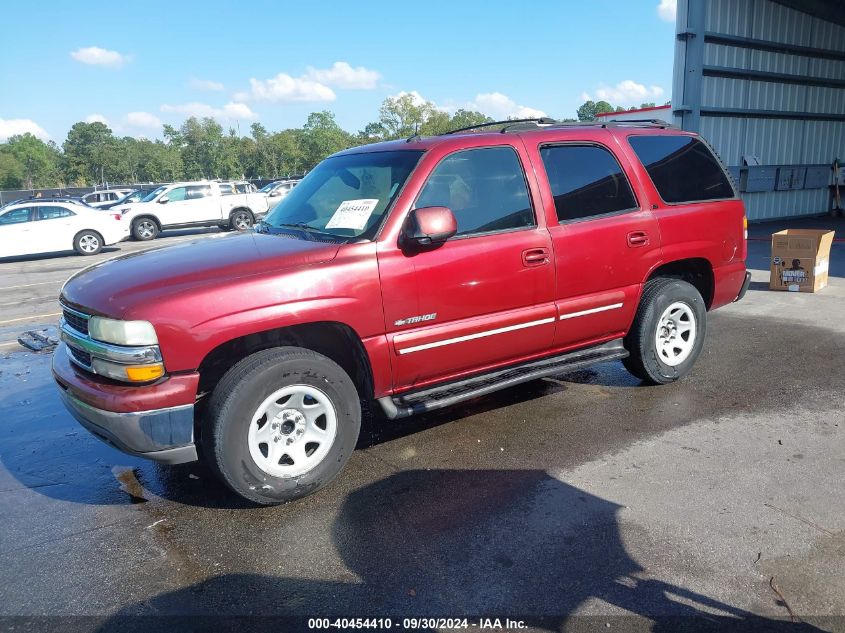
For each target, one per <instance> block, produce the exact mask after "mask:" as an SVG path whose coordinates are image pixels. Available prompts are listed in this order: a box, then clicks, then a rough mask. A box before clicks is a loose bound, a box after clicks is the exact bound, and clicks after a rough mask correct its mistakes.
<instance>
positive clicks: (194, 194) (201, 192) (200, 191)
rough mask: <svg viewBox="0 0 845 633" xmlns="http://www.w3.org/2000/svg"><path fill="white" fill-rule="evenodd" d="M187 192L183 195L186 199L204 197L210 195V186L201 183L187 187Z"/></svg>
mask: <svg viewBox="0 0 845 633" xmlns="http://www.w3.org/2000/svg"><path fill="white" fill-rule="evenodd" d="M187 189H188V192H187V194H186V195H185V199H186V200H196V199H197V198H206V197H208V196H210V195H211V187H209V186H207V185H203V186H201V187H188V188H187Z"/></svg>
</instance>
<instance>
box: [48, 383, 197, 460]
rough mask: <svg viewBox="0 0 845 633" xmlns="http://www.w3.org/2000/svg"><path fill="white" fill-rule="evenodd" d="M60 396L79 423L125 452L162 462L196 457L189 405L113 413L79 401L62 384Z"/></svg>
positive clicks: (192, 407)
mask: <svg viewBox="0 0 845 633" xmlns="http://www.w3.org/2000/svg"><path fill="white" fill-rule="evenodd" d="M59 395H60V396H61V398H62V402H63V403H64V405H65V407H67V410H68V411H70V413H71V415H73V417H74V418H76V420H77V421H78V422H79V423H80V424H81V425H82V426H84V427H85V428H86V429H88V430H89V431H90V432H91V433H93V434H94V435H96V436H97V437H98V438H100V439H101V440H103V441H104V442H106V443H107V444H111V445H112V446H114V447H115V448H118V449H120V450H121V451H123V452H125V453H129V454H130V455H137V456H139V457H146V458H147V459H152V460H155V461H158V462H163V463H165V464H182V463H184V462H193V461H196V460H197V449H196V446H195V445H194V405H192V404H187V405H183V406H180V407H169V408H167V409H155V410H152V411H137V412H134V413H115V412H113V411H104V410H103V409H98V408H96V407H92V406H91V405H89V404H86V403H84V402H82V401H81V400H79V399H78V398H76V397H75V396H74V395H73V394H72V393H70V391H69V390H68V389H65V388H64V387H63V386H62V385H59Z"/></svg>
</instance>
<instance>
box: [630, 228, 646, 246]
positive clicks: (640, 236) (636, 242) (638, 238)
mask: <svg viewBox="0 0 845 633" xmlns="http://www.w3.org/2000/svg"><path fill="white" fill-rule="evenodd" d="M646 245H648V233H646V232H645V231H631V232H630V233H628V246H630V247H631V248H636V247H638V246H646Z"/></svg>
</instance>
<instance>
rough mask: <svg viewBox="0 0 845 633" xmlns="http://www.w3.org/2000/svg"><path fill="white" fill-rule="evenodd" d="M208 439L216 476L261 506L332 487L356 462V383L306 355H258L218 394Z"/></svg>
mask: <svg viewBox="0 0 845 633" xmlns="http://www.w3.org/2000/svg"><path fill="white" fill-rule="evenodd" d="M205 425H206V426H205V427H204V429H203V430H204V433H203V445H204V449H205V450H204V451H203V453H204V454H205V456H206V459H207V460H208V462H209V466H210V467H211V469H212V470H213V471H214V472H215V473H216V474H217V475H218V477H219V478H220V479H221V480H222V481H223V482H224V483H225V484H226V485H227V486H229V488H231V489H232V490H233V491H234V492H236V493H237V494H239V495H240V496H242V497H244V498H246V499H248V500H250V501H252V502H254V503H259V504H262V505H272V504H277V503H283V502H285V501H290V500H292V499H296V498H298V497H303V496H305V495H308V494H311V493H312V492H315V491H316V490H319V489H320V488H322V487H323V486H325V485H326V484H328V483H329V482H330V481H331V480H332V479H334V477H335V476H336V475H337V474H338V473H339V472H340V470H341V469H342V468H343V466H344V465H345V464H346V461H347V460H348V459H349V457H350V456H351V455H352V451H353V450H354V448H355V444H356V443H357V441H358V433H359V432H360V429H361V405H360V400H359V397H358V392H357V390H356V389H355V385H354V384H353V382H352V380H351V379H350V377H349V376H348V375H347V374H346V372H344V371H343V369H341V368H340V367H339V366H338V365H337V364H336V363H335V362H334V361H332V360H331V359H329V358H327V357H325V356H323V355H322V354H318V353H316V352H313V351H311V350H308V349H303V348H298V347H279V348H275V349H270V350H264V351H261V352H257V353H255V354H253V355H251V356H248V357H247V358H245V359H244V360H242V361H241V362H239V363H237V364H236V365H235V366H234V367H232V368H231V369H230V370H229V371H228V372H227V373H226V375H225V376H223V378H222V380H221V381H220V382H219V383H218V385H217V386H216V387H215V389H214V392H213V394H212V396H211V400H210V402H209V407H208V417H207V419H206V421H205Z"/></svg>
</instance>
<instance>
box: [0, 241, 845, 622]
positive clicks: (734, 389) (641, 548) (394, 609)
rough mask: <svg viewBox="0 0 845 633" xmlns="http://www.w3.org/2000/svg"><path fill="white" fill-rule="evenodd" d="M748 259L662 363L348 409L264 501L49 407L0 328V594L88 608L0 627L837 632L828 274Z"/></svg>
mask: <svg viewBox="0 0 845 633" xmlns="http://www.w3.org/2000/svg"><path fill="white" fill-rule="evenodd" d="M764 246H765V244H762V245H760V243H758V244H756V245H755V244H753V243H752V253H751V257H750V258H749V262H750V265H751V266H758V265H759V267H762V266H763V265H764V260H765V252H764V251H763V250H762V249H763V247H764ZM834 250H835V253H834V259H835V261H840V259H841V258H842V257H845V252H844V251H845V245H839V244H837V245H836V246H835V248H834ZM755 262H756V263H755ZM761 262H762V263H761ZM2 274H3V270H2V266H0V275H2ZM765 279H767V274H766V273H765V272H762V271H755V273H754V284H753V285H752V289H751V290H750V291H749V294H748V296H747V297H746V299H745V300H744V301H743V302H741V303H739V304H734V305H732V306H729V307H727V308H724V309H722V310H719V311H717V312H715V313H713V314H712V315H711V318H710V319H709V321H708V331H707V342H706V345H705V349H704V352H703V353H702V356H701V357H700V359H699V361H698V363H697V366H696V368H695V369H694V371H693V373H692V374H691V375H690V376H689V377H688V378H686V379H685V380H683V381H681V382H679V383H676V384H673V385H668V386H662V387H645V386H641V385H640V384H639V383H638V381H637V380H635V379H634V378H632V377H631V376H629V375H628V374H627V373H626V372H625V371H624V369H623V368H622V366H621V364H619V363H611V364H607V365H603V366H599V367H597V368H595V369H593V370H589V371H583V372H578V373H575V374H570V375H565V376H559V377H556V378H552V379H547V380H540V381H536V382H533V383H530V384H527V385H523V386H520V387H517V388H513V389H509V390H506V391H503V392H500V393H498V394H494V395H492V396H490V397H486V398H481V399H478V400H476V401H473V402H471V403H467V404H464V405H460V406H457V407H454V408H452V409H449V410H445V411H441V412H439V413H438V414H436V415H429V416H425V417H418V418H412V419H409V420H404V421H397V422H392V423H389V422H384V421H379V420H370V421H369V422H368V424H367V425H366V427H365V429H364V432H363V433H362V438H361V441H360V443H359V450H357V451H356V452H355V454H354V455H353V457H352V459H351V460H350V462H349V464H348V466H347V467H346V469H345V471H344V472H343V473H342V474H341V476H340V477H339V478H338V479H337V480H336V481H335V482H334V483H333V484H332V485H330V486H329V487H328V488H326V489H324V490H322V491H320V492H318V493H317V494H315V495H312V496H311V497H308V498H306V499H303V500H300V501H297V502H294V503H291V504H288V505H286V506H282V507H275V508H254V507H250V506H248V505H246V504H244V503H242V502H240V501H239V500H238V499H237V498H235V497H234V496H233V495H231V494H230V493H228V492H227V490H226V489H225V488H223V487H222V486H221V485H220V484H218V483H217V482H215V481H214V479H213V478H212V476H211V475H210V473H209V472H208V471H207V470H206V469H205V468H203V467H202V466H201V465H199V464H196V465H183V466H177V467H163V466H158V465H156V464H152V463H150V462H146V461H144V460H141V459H136V458H134V457H130V456H127V455H124V454H122V453H120V452H118V451H115V450H113V449H111V448H109V447H108V446H106V445H104V444H102V443H101V442H99V441H98V440H96V439H94V438H93V437H92V436H90V435H89V434H88V433H87V432H85V431H84V430H83V429H81V428H80V427H79V426H78V425H77V424H76V423H75V422H74V421H73V420H72V419H71V418H70V416H69V415H68V414H67V413H66V412H65V411H64V409H63V408H62V407H61V404H60V402H59V399H58V396H57V394H56V392H55V389H54V387H53V384H52V382H51V379H50V376H49V371H48V370H49V360H50V359H49V355H45V354H35V353H29V352H23V351H5V352H4V351H3V350H0V616H69V615H86V616H98V617H99V618H100V619H91V620H88V619H78V620H72V621H68V620H58V619H49V618H48V619H44V620H25V621H21V620H9V619H0V627H8V626H9V625H10V623H12V624H16V625H17V624H19V625H21V626H24V625H27V624H30V625H31V624H32V623H33V622H34V623H35V624H36V625H38V624H39V623H40V624H45V623H46V624H48V625H54V624H56V623H61V624H62V626H71V625H72V626H74V627H76V628H78V629H79V630H98V629H109V628H120V629H125V628H131V627H133V626H134V627H136V628H138V629H140V628H145V629H148V628H150V627H151V626H153V625H154V624H156V623H163V622H168V623H173V621H172V620H162V619H155V618H154V619H143V620H137V619H134V618H130V617H129V616H135V615H146V616H192V617H190V618H189V619H186V620H181V621H179V623H180V626H182V627H183V628H185V629H192V628H194V629H198V628H202V626H207V627H208V630H216V629H217V628H219V625H220V624H221V622H220V620H217V619H213V620H204V619H202V618H199V617H197V616H209V617H210V616H214V617H215V618H216V617H219V616H221V615H227V616H238V615H248V614H259V615H294V616H301V617H302V618H309V617H391V618H393V621H394V623H395V624H396V625H397V626H398V624H401V622H402V618H405V617H420V616H434V617H443V618H448V617H452V618H460V617H469V618H471V619H470V621H469V623H470V628H471V629H472V628H480V627H479V626H477V625H478V624H479V623H480V620H479V618H481V617H488V618H501V620H502V623H503V624H504V619H505V618H510V619H511V620H516V621H523V622H524V623H525V624H526V626H530V627H532V628H536V629H541V630H584V629H590V630H620V629H621V630H628V629H631V628H639V629H641V630H654V631H674V630H680V629H683V627H684V626H688V625H689V622H690V620H689V619H688V616H691V615H696V616H702V615H703V616H705V619H698V620H695V626H696V630H698V629H699V628H701V627H713V629H714V630H715V629H716V628H718V627H721V626H724V625H725V623H726V622H731V623H734V624H737V623H739V624H740V625H741V626H742V627H743V630H761V631H762V630H773V629H783V630H795V629H796V628H797V629H798V630H845V618H844V617H843V616H845V577H843V575H842V573H841V571H842V569H843V568H845V536H843V535H845V514H843V508H845V477H843V474H845V414H843V405H845V279H843V278H841V277H835V278H834V279H832V281H831V287H829V288H828V289H826V290H824V291H823V292H821V293H819V294H816V295H796V294H792V293H775V292H768V291H766V290H765V289H764V288H765ZM28 327H29V326H28ZM573 614H578V615H579V617H578V618H569V619H568V617H569V616H572V615H573ZM791 614H792V617H794V619H795V620H798V621H800V623H799V624H798V625H797V626H795V625H793V624H792V623H791V622H790V620H791ZM632 616H636V618H638V619H626V618H630V617H632ZM720 618H731V619H730V620H725V619H720ZM229 622H230V623H234V625H235V628H237V625H238V624H239V623H240V624H243V622H242V621H239V620H231V621H229ZM270 622H271V623H272V622H275V621H270ZM473 623H475V624H476V626H475V627H473V626H472V624H473ZM424 624H425V626H422V627H420V628H429V629H430V628H436V626H434V627H433V626H430V625H431V624H432V623H424ZM433 624H437V623H433ZM306 625H307V620H305V619H303V620H297V621H294V622H288V623H287V625H285V626H280V625H278V623H277V624H276V625H275V626H274V627H273V630H280V631H281V630H291V629H292V628H299V627H302V628H305V627H306ZM579 627H580V628H579ZM512 628H513V627H512Z"/></svg>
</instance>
